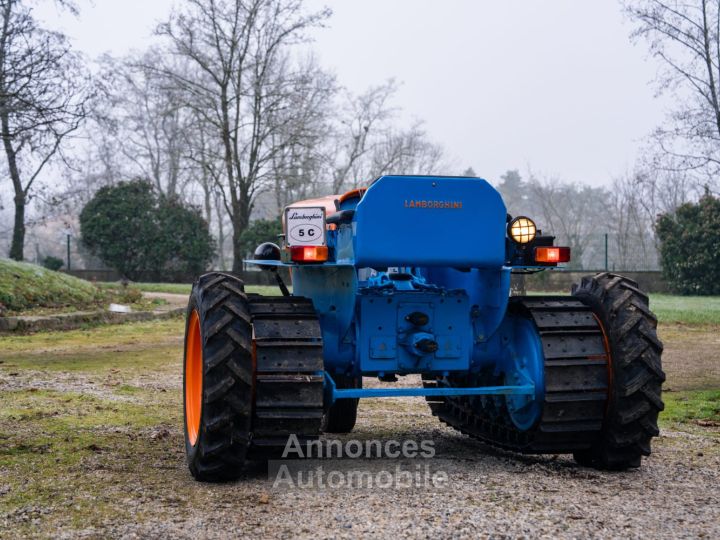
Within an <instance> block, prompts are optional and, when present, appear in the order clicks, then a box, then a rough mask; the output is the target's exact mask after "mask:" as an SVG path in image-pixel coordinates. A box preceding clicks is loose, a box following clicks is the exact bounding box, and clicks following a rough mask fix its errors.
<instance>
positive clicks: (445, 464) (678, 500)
mask: <svg viewBox="0 0 720 540" xmlns="http://www.w3.org/2000/svg"><path fill="white" fill-rule="evenodd" d="M173 344H174V342H173ZM162 345H163V346H166V345H167V344H166V343H163V344H162ZM140 346H141V345H138V347H140ZM173 346H174V345H173ZM124 347H125V348H118V349H117V350H118V359H122V358H128V359H130V358H132V354H134V351H133V349H132V347H131V346H129V345H127V346H124ZM126 349H127V350H126ZM44 354H47V353H44ZM688 354H689V353H688ZM123 355H125V356H123ZM673 358H674V357H673V356H671V357H669V358H668V359H669V360H670V363H673V361H672V359H673ZM678 359H681V358H680V357H679V356H678ZM8 363H12V361H11V360H8ZM117 365H118V367H117V368H113V369H111V370H108V371H103V372H102V373H91V372H87V373H83V372H72V373H59V372H57V371H43V370H35V371H30V370H18V369H17V368H14V367H7V364H6V365H5V366H0V398H2V394H3V393H7V394H6V396H7V395H9V394H10V393H12V392H20V391H23V390H31V389H37V390H42V391H54V392H61V393H68V395H72V394H84V395H89V396H94V398H97V399H102V400H105V401H103V402H102V403H100V405H101V406H102V407H106V406H107V403H110V404H111V405H112V406H116V405H113V404H117V407H123V406H126V403H128V402H132V403H135V404H137V405H146V406H148V407H149V408H151V409H153V408H155V409H168V410H170V412H168V413H167V414H166V416H162V418H164V419H166V420H162V421H161V422H154V423H150V425H145V426H138V425H136V424H135V420H129V421H128V422H127V423H126V424H124V425H119V426H118V427H105V426H100V427H99V428H92V429H95V431H93V432H91V433H92V434H93V437H95V439H92V440H97V445H98V446H97V447H95V444H93V445H92V447H93V451H92V452H87V451H86V454H89V455H87V456H86V457H83V458H82V459H81V460H80V462H79V463H78V464H77V465H73V466H69V467H68V468H67V469H63V470H54V471H52V472H51V471H49V470H38V471H33V472H32V473H31V474H30V478H28V480H27V482H25V483H23V482H22V481H21V480H19V479H18V474H19V473H18V471H20V470H21V469H20V468H19V466H17V465H13V466H11V467H3V466H2V460H3V450H2V447H3V446H4V445H6V444H9V443H4V442H3V434H2V433H0V538H3V539H4V538H15V537H28V536H31V537H47V538H194V539H197V538H228V537H241V538H243V537H252V538H313V539H319V538H357V537H374V538H392V537H396V538H428V537H434V538H447V537H453V538H516V537H528V538H588V537H590V538H596V537H599V538H646V537H648V538H718V537H720V434H718V430H717V429H716V428H702V427H699V426H694V425H677V426H673V427H672V428H668V429H664V430H663V432H662V435H661V436H660V437H659V438H658V439H655V441H654V444H653V450H654V452H653V454H652V456H651V457H650V458H648V459H645V460H644V462H643V466H642V468H640V469H639V470H634V471H630V472H623V473H612V472H600V471H595V470H592V469H587V468H583V467H580V466H578V465H576V464H575V463H574V462H573V461H572V459H571V458H570V457H569V456H519V455H516V454H512V453H510V452H504V451H499V450H495V449H493V448H491V447H488V446H485V445H483V444H480V443H478V442H475V441H473V440H471V439H469V438H467V437H465V436H463V435H461V434H459V433H456V432H455V431H453V430H452V429H450V428H447V427H445V426H443V425H441V424H440V423H439V422H438V420H437V419H436V418H434V417H432V416H431V415H430V413H429V410H428V409H427V406H426V404H425V403H424V401H422V400H421V399H417V398H406V399H383V400H379V399H371V400H365V401H363V402H361V405H360V412H359V419H358V424H357V427H356V429H355V431H354V432H353V433H352V434H351V435H349V436H344V437H343V438H342V441H343V442H347V441H349V440H351V439H352V440H359V441H361V442H365V441H374V440H379V441H382V442H387V441H388V440H397V441H400V442H402V441H416V442H418V443H420V442H421V441H432V445H433V449H434V452H435V455H434V457H433V458H432V459H423V458H417V459H414V460H402V459H389V458H384V459H372V460H353V459H349V458H346V459H343V460H337V459H333V460H327V461H324V462H322V465H323V467H324V470H325V471H326V472H329V471H331V470H339V471H344V470H347V469H348V468H352V469H356V470H357V469H360V470H362V471H365V472H369V473H372V474H373V475H378V476H376V477H378V478H379V474H381V472H382V471H390V472H394V471H395V468H396V467H397V466H401V467H403V468H404V469H405V470H410V471H417V470H418V468H420V469H421V470H424V467H425V466H428V467H429V468H430V470H431V472H433V473H438V474H439V473H444V474H445V475H447V482H445V483H443V484H442V485H436V486H433V485H418V486H413V487H408V488H404V487H394V488H382V487H376V488H375V489H369V488H360V489H349V488H345V487H340V488H324V489H323V488H317V487H311V488H300V487H295V488H290V487H288V486H287V485H282V486H275V487H273V484H272V481H270V480H269V475H268V471H267V468H266V467H264V466H262V465H259V464H254V465H252V466H251V467H250V468H249V470H248V472H247V473H246V475H245V476H244V477H243V478H242V479H241V480H240V481H238V482H234V483H229V484H222V485H211V484H202V483H197V482H195V481H193V480H192V478H191V477H190V474H189V472H188V471H187V467H186V466H185V462H184V450H183V435H182V431H181V417H180V410H179V409H180V405H179V404H180V403H181V396H180V388H181V380H180V377H179V375H178V373H179V371H178V369H177V368H178V366H177V362H176V361H173V363H168V364H165V363H159V364H158V365H157V366H156V368H155V371H152V372H148V373H138V371H137V370H136V369H133V370H130V369H129V368H123V366H122V365H121V362H120V361H118V364H117ZM366 383H367V386H372V385H374V384H377V383H376V382H374V381H371V380H366ZM403 384H407V385H418V384H419V380H418V379H417V378H411V377H407V378H405V379H404V380H403ZM119 385H132V386H136V387H138V388H139V389H140V390H139V391H138V393H137V394H123V393H119V392H118V388H119ZM36 394H41V392H34V393H32V395H36ZM72 407H80V408H79V409H78V410H82V411H83V414H86V413H87V414H92V412H93V410H94V408H97V407H96V405H95V402H88V403H87V404H84V402H82V404H81V405H76V404H72ZM121 410H122V409H121ZM1 412H2V411H0V413H1ZM34 418H35V417H34V416H27V422H28V423H26V424H23V423H18V424H17V425H16V426H17V430H18V431H22V430H23V429H28V430H29V429H35V428H34V427H33V426H35V425H39V424H32V423H30V422H34V421H35V420H34ZM38 418H40V417H39V416H38ZM38 421H41V420H38ZM8 425H9V424H8ZM88 425H89V424H88ZM0 427H2V426H0ZM5 428H6V429H5V435H4V436H5V438H6V439H7V440H8V441H11V440H13V439H12V438H13V437H14V436H16V434H14V433H10V432H9V428H8V427H7V425H6V426H5ZM0 431H2V430H0ZM82 444H87V443H82ZM48 446H49V445H48ZM16 449H17V448H16ZM11 451H12V449H11ZM40 451H45V450H42V449H40ZM53 451H57V450H55V449H54V448H50V449H49V450H47V452H48V453H52V452H53ZM6 455H10V454H6ZM313 464H317V462H313ZM53 475H55V476H53ZM40 478H44V480H45V481H46V482H47V483H48V484H49V485H50V486H51V487H50V488H48V489H49V490H51V493H56V495H55V497H54V498H53V499H52V500H50V501H49V502H48V501H47V500H43V501H40V500H35V499H32V500H30V501H29V502H26V503H24V504H21V505H16V506H14V507H10V506H5V507H3V506H2V503H3V497H5V496H10V495H13V494H17V491H18V490H22V489H26V487H25V484H27V485H28V486H30V485H31V484H32V483H33V482H37V481H39V480H38V479H40ZM76 486H80V487H76ZM53 490H54V491H53ZM83 505H84V506H83ZM3 508H9V510H8V511H5V512H4V513H3V510H2V509H3ZM77 508H83V510H82V511H78V510H77ZM100 508H102V510H100ZM73 511H74V512H75V513H76V514H77V513H78V512H79V514H78V515H80V519H76V518H72V519H70V518H68V517H66V514H68V513H71V512H73ZM83 516H84V517H85V519H83ZM128 516H130V517H128Z"/></svg>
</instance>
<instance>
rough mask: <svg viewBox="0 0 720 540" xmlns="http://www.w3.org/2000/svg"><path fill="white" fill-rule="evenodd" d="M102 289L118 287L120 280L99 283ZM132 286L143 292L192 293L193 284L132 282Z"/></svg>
mask: <svg viewBox="0 0 720 540" xmlns="http://www.w3.org/2000/svg"><path fill="white" fill-rule="evenodd" d="M97 285H98V287H100V288H102V289H117V288H118V282H110V283H108V282H104V283H98V284H97ZM132 287H133V288H136V289H140V290H141V291H142V292H159V293H170V294H190V289H192V285H191V284H190V283H132Z"/></svg>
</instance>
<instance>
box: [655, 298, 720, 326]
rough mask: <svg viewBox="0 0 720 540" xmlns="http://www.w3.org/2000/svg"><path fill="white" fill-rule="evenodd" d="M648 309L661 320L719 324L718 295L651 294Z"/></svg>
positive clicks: (719, 305) (719, 307)
mask: <svg viewBox="0 0 720 540" xmlns="http://www.w3.org/2000/svg"><path fill="white" fill-rule="evenodd" d="M650 309H652V310H653V311H654V312H655V314H656V315H657V316H658V319H659V320H660V321H661V322H666V323H672V322H676V323H682V324H703V325H705V324H713V325H716V324H720V296H675V295H670V294H651V295H650Z"/></svg>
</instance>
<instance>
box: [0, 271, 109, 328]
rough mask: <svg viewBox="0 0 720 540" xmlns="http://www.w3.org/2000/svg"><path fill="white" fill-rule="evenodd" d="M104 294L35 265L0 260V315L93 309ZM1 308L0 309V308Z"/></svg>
mask: <svg viewBox="0 0 720 540" xmlns="http://www.w3.org/2000/svg"><path fill="white" fill-rule="evenodd" d="M103 300H104V295H103V293H102V291H100V290H99V289H98V288H97V287H94V286H93V285H92V283H90V282H88V281H85V280H82V279H78V278H75V277H72V276H69V275H67V274H63V273H62V272H53V271H52V270H48V269H46V268H43V267H42V266H38V265H35V264H30V263H24V262H17V261H11V260H9V259H0V315H1V314H2V310H3V309H5V310H7V311H9V312H10V313H17V312H23V311H27V310H31V309H42V308H50V309H58V308H67V307H76V308H77V309H84V308H88V307H91V306H97V305H98V304H100V303H101V302H102V301H103ZM2 306H4V307H2Z"/></svg>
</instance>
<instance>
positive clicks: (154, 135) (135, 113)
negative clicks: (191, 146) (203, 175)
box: [94, 48, 196, 197]
mask: <svg viewBox="0 0 720 540" xmlns="http://www.w3.org/2000/svg"><path fill="white" fill-rule="evenodd" d="M169 61H170V60H168V59H167V58H164V57H163V52H162V51H161V50H159V49H158V48H150V49H148V50H147V51H145V52H144V53H143V54H142V55H140V56H137V55H134V56H129V57H126V58H123V59H119V60H118V59H115V58H112V57H109V56H106V57H104V58H103V59H102V65H103V68H104V69H103V75H102V77H101V78H100V84H99V87H100V89H101V90H102V92H103V94H104V98H105V99H104V100H103V102H102V103H100V104H99V106H98V108H97V109H96V110H95V111H94V112H95V115H94V116H95V118H96V119H97V121H98V122H99V123H100V124H101V125H102V126H103V127H104V129H105V130H106V131H107V132H110V133H112V134H113V137H114V138H115V140H116V142H117V145H118V147H119V150H120V152H121V154H122V157H123V158H124V160H123V161H124V162H125V163H124V169H125V174H126V175H127V176H139V177H143V178H147V179H148V180H150V181H151V182H152V183H153V185H154V186H155V189H156V190H157V191H158V192H159V193H162V194H164V195H166V196H168V197H176V196H177V195H178V193H179V191H181V190H182V187H183V184H184V183H185V182H186V181H188V177H189V176H191V175H192V174H194V173H196V171H194V170H193V171H190V170H188V167H189V166H190V165H191V164H190V163H189V162H188V161H187V156H186V149H187V148H188V145H187V144H186V143H187V138H188V136H192V135H191V132H190V124H191V122H193V118H192V115H191V112H190V111H189V110H188V109H187V108H186V107H184V102H183V99H182V97H181V95H180V94H181V90H180V89H178V88H177V87H176V86H175V84H174V81H172V80H168V78H167V77H166V76H165V75H163V74H162V70H161V69H159V67H160V65H161V63H167V62H169ZM173 71H175V72H177V73H183V72H186V71H187V70H186V69H184V67H183V65H182V63H181V62H177V65H175V66H173Z"/></svg>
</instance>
